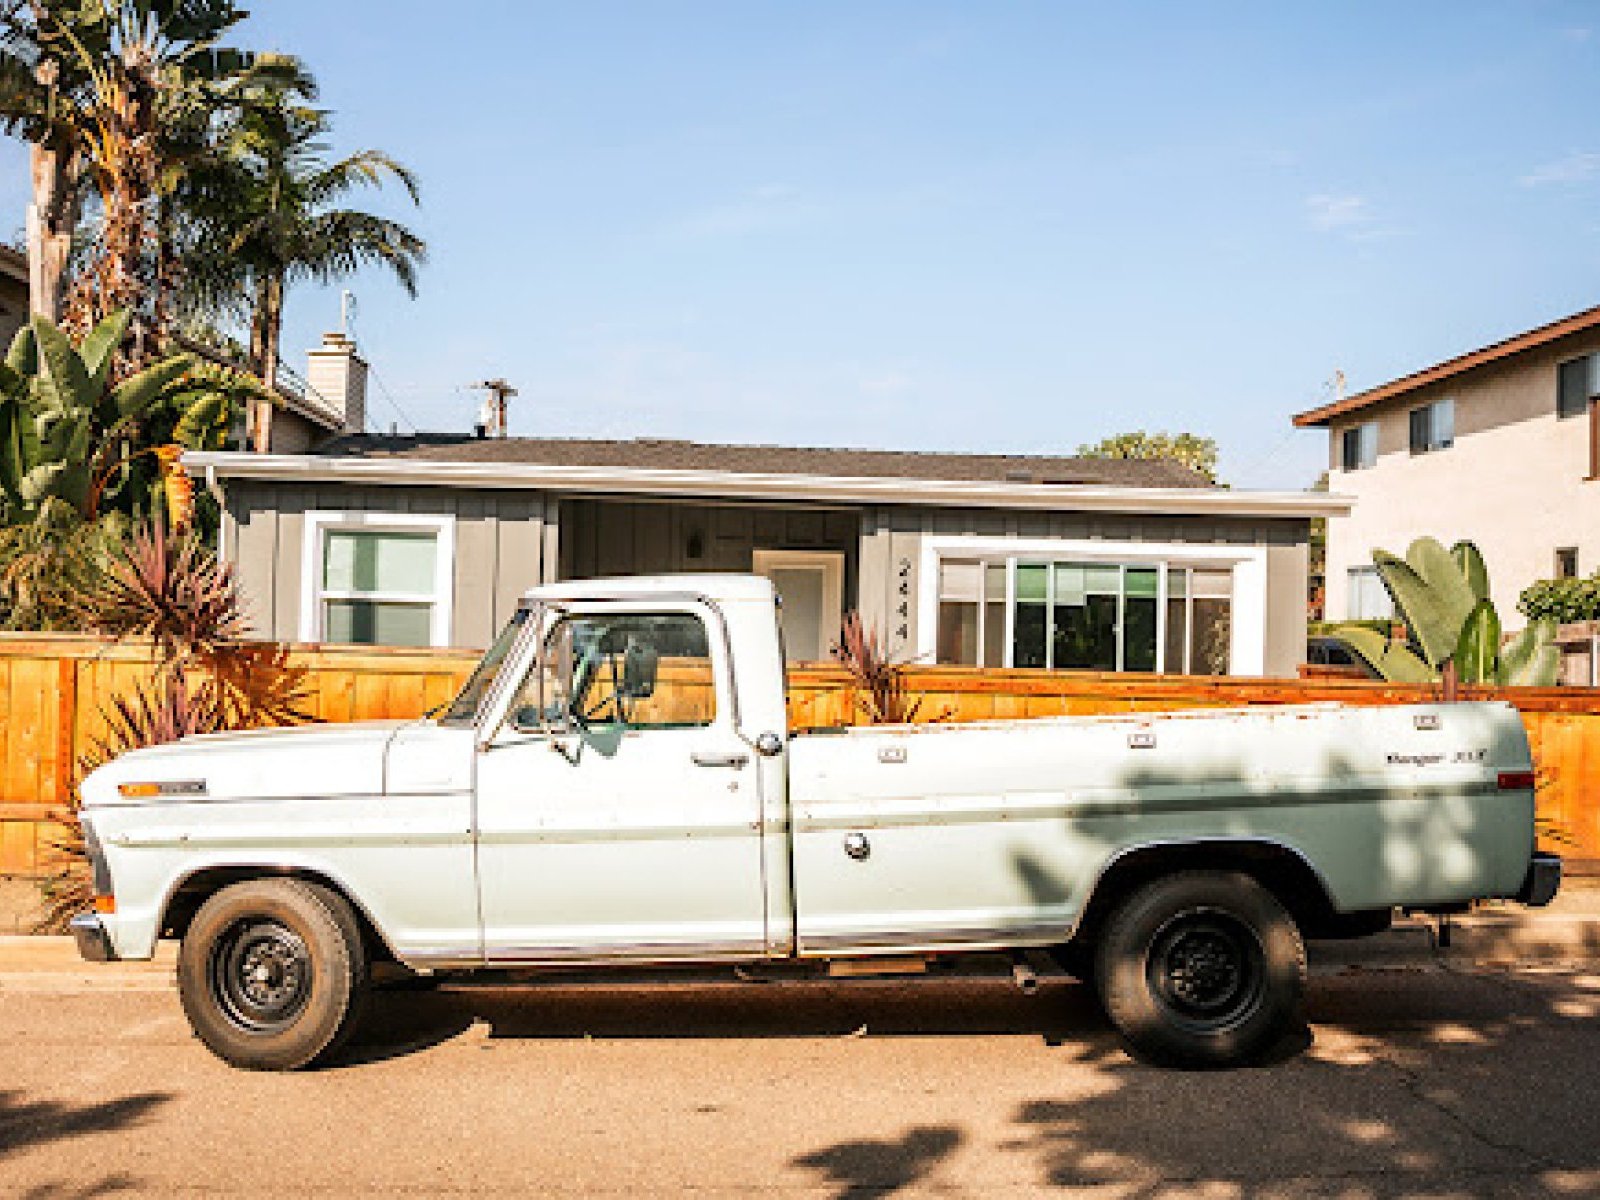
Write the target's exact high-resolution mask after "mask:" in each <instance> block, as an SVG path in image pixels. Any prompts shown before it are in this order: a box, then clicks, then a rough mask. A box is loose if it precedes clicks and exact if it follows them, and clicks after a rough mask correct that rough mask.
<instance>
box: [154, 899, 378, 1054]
mask: <svg viewBox="0 0 1600 1200" xmlns="http://www.w3.org/2000/svg"><path fill="white" fill-rule="evenodd" d="M368 978H369V964H368V957H367V953H366V948H365V945H364V943H363V940H362V937H361V927H360V925H359V924H358V923H357V921H356V918H355V914H354V913H353V912H351V910H350V906H349V904H348V903H346V902H345V900H344V898H343V897H341V896H340V895H339V894H338V893H337V892H334V891H333V890H331V889H330V888H326V887H323V886H321V885H320V884H315V883H309V882H306V881H304V880H299V879H251V880H246V881H244V882H243V883H235V884H232V885H231V886H229V887H225V888H223V889H222V890H221V891H219V892H217V893H216V894H215V895H213V896H212V897H211V898H210V899H208V900H207V901H206V902H205V903H204V904H202V905H201V906H200V910H199V911H198V912H197V913H195V915H194V920H193V921H191V922H190V924H189V929H188V931H187V932H186V933H185V934H184V938H183V945H182V946H181V947H180V948H179V951H178V994H179V996H180V997H181V998H182V1000H183V1011H184V1013H185V1015H186V1016H187V1017H188V1018H189V1025H190V1027H191V1028H192V1029H193V1030H194V1033H195V1036H196V1037H198V1038H199V1039H200V1040H201V1041H202V1042H204V1043H205V1045H206V1047H207V1049H209V1050H210V1051H211V1052H212V1053H213V1054H215V1055H216V1056H217V1057H218V1058H220V1059H222V1060H223V1061H224V1062H227V1063H230V1064H231V1065H233V1066H235V1067H243V1068H245V1069H247V1070H252V1071H292V1070H295V1069H297V1068H299V1067H304V1066H308V1065H310V1064H311V1063H313V1062H318V1061H325V1060H327V1059H329V1058H331V1057H333V1055H334V1054H336V1053H337V1052H338V1050H339V1048H340V1047H341V1046H342V1045H343V1044H344V1042H345V1041H346V1040H347V1039H348V1038H349V1037H350V1035H351V1033H352V1032H354V1030H355V1027H356V1025H357V1024H358V1023H359V1021H360V1019H361V1015H362V1013H363V1012H364V1010H365V1007H366V999H367V992H368V986H367V985H368Z"/></svg>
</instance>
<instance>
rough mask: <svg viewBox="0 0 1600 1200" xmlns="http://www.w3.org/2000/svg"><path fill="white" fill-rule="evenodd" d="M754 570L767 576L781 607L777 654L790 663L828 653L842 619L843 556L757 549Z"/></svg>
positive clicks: (832, 552)
mask: <svg viewBox="0 0 1600 1200" xmlns="http://www.w3.org/2000/svg"><path fill="white" fill-rule="evenodd" d="M753 558H754V561H753V563H752V566H753V567H754V570H755V573H756V574H757V575H765V576H766V577H767V578H768V579H770V580H772V587H773V590H774V591H776V592H777V593H778V602H779V604H780V605H781V606H782V619H783V653H784V657H785V658H786V659H788V661H790V662H825V661H827V659H829V658H830V657H832V653H833V647H834V644H835V643H836V642H838V640H839V627H840V625H842V624H843V622H844V555H843V554H841V553H839V552H838V551H836V550H757V551H756V552H755V554H754V556H753Z"/></svg>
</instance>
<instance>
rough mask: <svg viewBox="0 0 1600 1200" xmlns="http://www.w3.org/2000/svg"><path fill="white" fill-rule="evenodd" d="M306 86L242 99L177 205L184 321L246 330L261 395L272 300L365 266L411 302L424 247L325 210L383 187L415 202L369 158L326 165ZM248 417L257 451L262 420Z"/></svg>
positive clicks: (382, 159) (386, 160) (398, 175)
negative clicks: (199, 319) (221, 319)
mask: <svg viewBox="0 0 1600 1200" xmlns="http://www.w3.org/2000/svg"><path fill="white" fill-rule="evenodd" d="M314 99H315V89H314V86H313V85H312V84H311V83H310V81H309V80H305V79H303V80H298V81H292V82H286V81H282V80H266V81H262V82H260V83H259V84H257V85H255V86H252V87H249V88H246V89H243V90H242V91H241V94H240V96H239V97H238V104H237V107H236V108H235V109H234V110H233V111H232V113H231V114H230V115H229V117H228V119H227V121H226V122H225V123H224V127H223V129H222V131H221V132H220V133H219V135H218V137H217V144H216V149H215V153H214V154H213V155H212V156H211V157H210V158H208V159H206V160H204V161H202V162H200V163H198V164H197V165H196V167H195V168H194V170H192V171H191V172H190V173H189V175H188V176H187V178H186V179H185V181H184V183H183V185H182V187H181V191H180V197H181V200H182V209H183V211H184V213H185V214H186V216H187V218H188V219H189V220H190V221H191V222H192V229H191V231H190V235H189V237H188V239H187V242H186V246H185V254H184V264H183V271H182V273H183V279H184V296H185V305H186V307H188V308H189V309H190V310H191V311H198V312H201V313H215V312H217V311H219V310H227V309H232V310H233V311H234V312H236V313H238V314H239V315H240V316H241V317H243V318H245V319H247V320H248V322H249V326H250V351H249V360H250V367H251V369H252V370H253V371H254V372H255V374H256V376H257V378H259V379H260V380H261V381H262V382H263V383H264V384H266V386H267V388H268V390H269V391H270V390H271V389H272V388H273V387H274V385H275V383H276V376H277V364H278V350H279V343H280V339H281V335H282V330H283V309H284V297H285V293H286V292H287V290H288V288H289V287H290V286H291V285H292V284H294V283H297V282H301V281H305V280H312V281H315V282H318V283H332V282H335V281H338V280H340V279H343V278H345V277H347V276H349V275H352V274H354V273H355V272H357V271H359V270H360V269H361V268H363V267H366V266H371V265H379V266H383V267H386V268H387V269H388V270H389V272H390V273H391V274H393V275H394V277H395V279H397V280H398V281H399V283H400V286H401V287H403V288H405V290H406V292H407V294H409V295H411V296H415V295H416V293H417V272H418V270H419V268H420V267H421V266H422V264H423V263H424V262H425V261H426V259H427V245H426V243H425V242H423V240H422V239H421V238H420V237H418V236H417V235H416V234H415V233H414V232H412V231H411V230H410V229H409V228H407V227H406V226H405V225H403V224H401V223H400V222H398V221H393V220H390V219H388V218H386V217H380V216H377V215H375V214H373V213H369V212H363V211H360V210H358V209H350V208H337V207H333V205H334V203H335V202H336V201H337V200H339V199H340V198H341V197H343V196H345V195H346V194H348V193H350V192H352V191H355V190H356V189H358V188H362V187H382V186H383V184H384V183H385V182H386V181H388V180H390V179H393V180H395V181H397V182H398V183H399V184H400V185H401V187H402V188H403V189H404V190H405V192H406V194H407V195H408V196H409V197H410V198H411V202H412V203H413V204H416V203H418V202H419V194H418V190H417V181H416V177H415V176H413V175H412V173H411V172H410V171H409V170H407V169H406V167H404V166H403V165H401V164H400V163H398V162H396V161H395V160H394V159H392V158H390V157H389V156H388V155H386V154H384V153H382V152H381V151H377V150H362V151H359V152H358V153H355V154H352V155H349V156H348V157H345V158H340V159H337V160H335V161H332V162H330V161H328V159H327V152H328V147H327V143H326V141H325V139H326V137H327V135H328V133H329V130H330V129H331V126H332V122H331V119H330V117H329V114H328V112H327V111H326V110H324V109H320V108H316V107H314V106H313V105H312V103H311V101H312V100H314ZM269 413H270V410H265V411H263V412H261V413H259V414H258V415H259V416H260V417H262V418H264V419H263V420H261V421H258V422H257V424H256V440H257V444H258V447H261V446H264V442H265V438H266V429H265V420H267V419H270V416H269Z"/></svg>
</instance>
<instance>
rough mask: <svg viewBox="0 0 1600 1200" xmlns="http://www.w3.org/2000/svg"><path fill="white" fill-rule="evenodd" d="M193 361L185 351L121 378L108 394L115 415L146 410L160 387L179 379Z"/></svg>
mask: <svg viewBox="0 0 1600 1200" xmlns="http://www.w3.org/2000/svg"><path fill="white" fill-rule="evenodd" d="M193 361H194V360H193V359H191V358H190V357H189V356H188V355H187V354H177V355H174V356H173V357H172V358H168V359H163V360H162V361H161V362H158V363H156V364H155V365H154V366H152V367H146V368H145V369H144V370H142V371H140V372H139V373H138V374H137V375H135V376H133V377H132V378H131V379H125V380H123V381H122V382H121V383H119V384H118V385H117V388H116V390H115V391H114V392H112V393H111V399H112V401H113V403H114V404H115V405H116V409H117V414H118V415H119V416H123V417H136V416H142V415H143V414H144V413H146V412H148V411H149V409H150V407H151V406H152V405H153V404H154V403H155V402H156V400H157V399H158V398H159V397H160V396H161V393H162V392H163V390H165V389H166V387H167V386H168V385H169V384H171V383H173V382H174V381H176V380H178V379H181V378H182V377H183V375H184V373H185V372H186V371H188V370H189V368H190V367H191V366H192V365H193Z"/></svg>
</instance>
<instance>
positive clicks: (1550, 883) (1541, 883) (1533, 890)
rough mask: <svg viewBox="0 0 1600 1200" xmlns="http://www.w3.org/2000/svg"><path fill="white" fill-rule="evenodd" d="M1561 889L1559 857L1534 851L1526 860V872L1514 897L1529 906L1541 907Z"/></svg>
mask: <svg viewBox="0 0 1600 1200" xmlns="http://www.w3.org/2000/svg"><path fill="white" fill-rule="evenodd" d="M1560 890H1561V859H1560V857H1559V856H1558V855H1555V854H1546V853H1544V852H1543V851H1539V852H1536V853H1535V854H1534V856H1533V858H1532V859H1530V860H1529V862H1528V874H1527V875H1526V876H1525V877H1524V878H1523V880H1522V888H1521V890H1520V891H1518V892H1517V894H1516V896H1515V897H1514V899H1516V900H1519V901H1521V902H1522V903H1523V904H1526V905H1528V906H1529V907H1530V908H1543V907H1544V906H1545V905H1546V904H1549V903H1550V901H1552V900H1554V899H1555V898H1556V893H1557V892H1558V891H1560Z"/></svg>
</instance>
